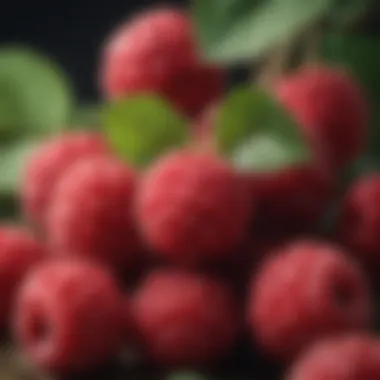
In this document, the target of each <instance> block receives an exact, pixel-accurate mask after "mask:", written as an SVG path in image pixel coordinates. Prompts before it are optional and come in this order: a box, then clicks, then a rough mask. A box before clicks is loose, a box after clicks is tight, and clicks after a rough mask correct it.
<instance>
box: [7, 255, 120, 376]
mask: <svg viewBox="0 0 380 380" xmlns="http://www.w3.org/2000/svg"><path fill="white" fill-rule="evenodd" d="M121 307H122V294H121V293H120V291H119V289H118V286H117V284H116V283H115V281H114V279H113V278H112V277H111V276H110V275H109V274H108V273H107V272H106V271H104V270H103V269H102V268H100V267H97V266H95V265H93V264H90V263H87V262H84V261H83V262H79V261H78V262H75V261H68V260H57V261H51V262H46V263H45V264H42V265H41V266H39V267H38V268H35V270H34V271H32V272H31V273H30V275H29V276H28V277H27V278H26V279H25V282H24V283H23V285H22V287H21V289H20V294H19V298H18V302H17V307H16V313H15V319H14V335H15V338H16V341H17V343H18V344H19V345H20V347H21V349H22V350H23V351H24V352H25V353H26V354H27V355H28V356H29V357H30V358H31V359H32V360H33V361H34V362H35V363H36V364H37V365H38V366H40V367H42V368H44V369H47V370H49V371H59V372H61V371H62V372H76V371H82V370H83V371H85V370H88V369H91V368H92V366H96V365H101V364H102V363H105V362H106V361H107V360H108V359H109V358H110V357H111V356H112V355H113V354H114V353H116V351H117V350H118V349H119V347H120V343H121V342H120V339H121V336H122V331H123V330H122V321H121V318H120V316H121V314H122V309H121Z"/></svg>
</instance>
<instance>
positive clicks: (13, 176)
mask: <svg viewBox="0 0 380 380" xmlns="http://www.w3.org/2000/svg"><path fill="white" fill-rule="evenodd" d="M38 144H39V142H38V141H36V140H21V141H18V142H14V143H13V144H11V145H7V146H3V147H0V194H2V195H9V194H14V193H17V192H18V190H19V188H20V181H21V179H22V175H23V171H24V168H25V165H26V163H27V161H28V158H29V156H30V154H31V153H32V152H33V151H34V150H35V149H36V147H37V146H38Z"/></svg>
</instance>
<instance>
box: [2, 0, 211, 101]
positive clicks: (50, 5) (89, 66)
mask: <svg viewBox="0 0 380 380" xmlns="http://www.w3.org/2000/svg"><path fill="white" fill-rule="evenodd" d="M205 1H207V0H205ZM1 3H2V4H1V7H0V44H4V43H22V44H27V45H30V46H31V47H34V48H37V49H39V50H41V51H42V52H44V53H45V54H48V55H49V56H50V57H51V58H53V59H54V60H56V61H57V62H58V63H59V64H60V65H61V66H62V67H63V69H64V70H66V71H67V73H68V74H69V76H70V77H71V78H72V80H73V82H74V84H75V86H76V90H77V93H78V95H79V98H80V99H82V100H83V101H89V100H93V99H96V98H97V86H96V70H97V64H98V56H99V52H100V49H101V46H102V43H103V41H104V39H105V38H106V36H107V35H108V33H110V31H112V29H113V28H114V26H115V25H117V23H119V22H120V21H122V20H123V19H124V18H126V17H128V15H130V14H132V13H134V12H137V11H139V10H141V9H144V8H146V7H148V6H149V5H152V4H158V3H159V4H162V3H163V2H162V1H161V2H158V1H152V0H150V1H149V0H134V1H133V0H129V1H128V0H107V1H104V0H98V1H88V0H66V1H62V0H60V1H54V0H50V1H49V0H42V1H41V0H35V1H28V0H24V1H17V0H3V1H1ZM165 3H166V4H176V5H185V4H186V3H187V2H186V1H184V0H171V1H166V2H165Z"/></svg>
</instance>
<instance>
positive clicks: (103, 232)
mask: <svg viewBox="0 0 380 380" xmlns="http://www.w3.org/2000/svg"><path fill="white" fill-rule="evenodd" d="M136 180H137V175H136V173H135V172H134V170H132V169H131V168H129V167H128V166H126V165H125V164H124V163H121V162H119V161H118V160H116V159H114V158H111V157H100V156H98V157H89V158H88V159H83V160H81V161H79V162H77V163H76V164H75V165H72V167H71V168H70V169H69V170H68V171H67V172H66V173H65V175H64V176H63V177H62V178H61V181H60V182H59V184H58V185H57V186H56V189H55V192H54V194H53V196H52V200H51V205H50V209H49V213H48V222H49V223H48V226H47V230H48V238H49V243H50V245H51V247H52V248H53V250H54V252H56V254H57V255H63V256H66V255H70V256H75V257H86V258H90V259H94V260H99V261H100V262H102V263H103V264H106V265H108V266H109V267H110V268H111V269H115V270H117V271H123V270H129V269H131V268H132V267H134V266H135V264H137V261H138V259H139V255H140V252H141V248H140V241H139V238H138V234H137V232H136V229H135V223H134V218H133V215H132V201H133V197H134V191H135V185H136Z"/></svg>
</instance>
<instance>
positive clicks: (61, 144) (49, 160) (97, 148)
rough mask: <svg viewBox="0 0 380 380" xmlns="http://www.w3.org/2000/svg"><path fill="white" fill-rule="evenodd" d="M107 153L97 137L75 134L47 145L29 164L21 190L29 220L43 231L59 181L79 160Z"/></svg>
mask: <svg viewBox="0 0 380 380" xmlns="http://www.w3.org/2000/svg"><path fill="white" fill-rule="evenodd" d="M106 152H107V146H106V144H105V142H104V141H103V140H102V139H101V137H100V136H98V135H97V134H95V133H89V132H76V133H73V132H72V133H67V134H65V135H62V136H59V137H54V138H53V139H51V140H50V141H48V142H46V143H44V144H43V145H42V146H41V148H40V149H39V150H38V151H37V152H36V153H35V155H34V156H33V157H32V158H31V160H30V161H29V163H28V165H27V168H26V172H25V178H24V184H23V186H22V203H23V208H24V210H25V213H26V215H27V217H28V218H29V219H30V220H31V221H33V222H34V223H36V225H37V226H38V227H40V228H44V227H45V226H44V224H45V220H44V219H45V213H46V209H47V207H48V205H49V202H50V196H51V193H52V191H53V188H54V187H55V184H56V182H57V180H58V179H59V178H60V177H61V176H62V174H63V173H64V172H65V170H67V169H68V168H69V167H70V165H72V164H73V163H74V162H75V161H77V160H78V159H80V158H82V157H85V156H88V155H93V154H104V153H106Z"/></svg>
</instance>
